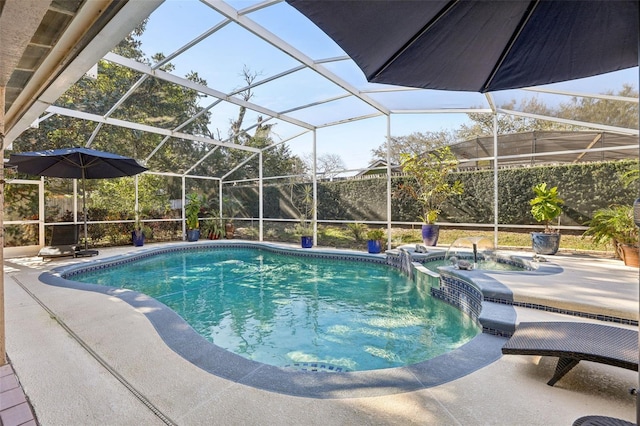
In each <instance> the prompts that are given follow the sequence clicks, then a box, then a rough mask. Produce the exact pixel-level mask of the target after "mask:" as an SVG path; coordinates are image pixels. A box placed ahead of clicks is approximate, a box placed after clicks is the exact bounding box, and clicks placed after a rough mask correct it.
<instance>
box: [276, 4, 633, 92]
mask: <svg viewBox="0 0 640 426" xmlns="http://www.w3.org/2000/svg"><path fill="white" fill-rule="evenodd" d="M287 2H288V3H289V4H291V5H292V6H293V7H295V8H296V9H298V10H299V11H300V12H301V13H303V14H304V15H305V16H307V17H308V18H309V19H310V20H311V21H313V22H314V23H315V24H316V25H317V26H318V27H320V29H322V30H323V31H324V32H325V33H327V35H329V36H330V37H331V38H332V39H333V40H335V41H336V43H338V45H340V47H342V49H343V50H344V51H345V52H346V53H347V54H348V55H349V56H350V57H351V58H352V59H353V60H354V61H355V63H356V64H357V65H358V66H359V67H360V69H362V71H363V72H364V73H365V75H366V78H367V80H369V81H371V82H374V83H387V84H395V85H402V86H411V87H420V88H425V89H442V90H460V91H473V92H489V91H496V90H504V89H513V88H519V87H527V86H535V85H541V84H549V83H555V82H559V81H565V80H571V79H576V78H582V77H589V76H593V75H598V74H603V73H606V72H611V71H616V70H621V69H625V68H630V67H634V66H637V65H638V45H639V38H638V19H639V17H638V8H639V6H638V4H639V2H638V1H637V0H625V1H622V0H604V1H596V0H587V1H549V0H534V1H529V0H527V1H523V0H520V1H516V0H512V1H487V0H476V1H463V0H443V1H437V0H430V1H415V0H410V1H402V0H376V1H358V0H355V1H347V0H342V1H338V2H336V1H314V0H287Z"/></svg>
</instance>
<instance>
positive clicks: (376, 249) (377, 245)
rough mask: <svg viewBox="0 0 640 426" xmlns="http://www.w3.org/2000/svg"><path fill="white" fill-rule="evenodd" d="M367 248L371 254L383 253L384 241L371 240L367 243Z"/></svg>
mask: <svg viewBox="0 0 640 426" xmlns="http://www.w3.org/2000/svg"><path fill="white" fill-rule="evenodd" d="M367 248H368V249H369V253H380V252H381V251H382V241H380V240H369V241H367Z"/></svg>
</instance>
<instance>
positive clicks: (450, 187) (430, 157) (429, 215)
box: [399, 146, 464, 246]
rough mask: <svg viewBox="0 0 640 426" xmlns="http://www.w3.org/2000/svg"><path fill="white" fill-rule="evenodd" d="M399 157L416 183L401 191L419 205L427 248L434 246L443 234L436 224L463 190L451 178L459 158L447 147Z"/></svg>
mask: <svg viewBox="0 0 640 426" xmlns="http://www.w3.org/2000/svg"><path fill="white" fill-rule="evenodd" d="M400 158H401V162H400V164H401V167H402V171H403V172H404V173H406V174H407V175H409V176H410V177H411V178H412V179H413V184H412V185H408V184H406V185H401V186H400V188H399V189H400V191H401V192H403V193H405V194H407V195H409V197H411V198H413V199H414V200H416V201H417V202H418V203H419V204H420V211H421V214H420V217H419V218H420V221H421V222H423V225H422V240H423V242H424V244H425V245H427V246H435V245H436V244H437V243H438V236H439V233H440V227H439V225H436V221H437V220H438V215H439V214H440V212H441V209H442V206H443V205H444V204H445V203H446V202H447V200H449V198H450V197H451V196H453V195H460V194H462V192H463V191H464V188H463V186H462V182H460V181H459V180H455V181H453V182H450V179H449V175H450V174H451V173H453V172H454V171H455V170H456V169H457V167H458V159H457V158H456V156H455V154H454V153H453V152H452V151H451V149H450V148H449V147H448V146H443V147H440V148H437V149H435V150H434V151H432V152H430V153H428V154H426V155H417V154H406V153H405V154H400Z"/></svg>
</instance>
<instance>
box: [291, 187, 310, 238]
mask: <svg viewBox="0 0 640 426" xmlns="http://www.w3.org/2000/svg"><path fill="white" fill-rule="evenodd" d="M290 189H291V201H292V203H293V204H294V205H293V207H294V208H295V209H296V210H297V212H298V217H299V219H300V222H299V223H298V224H297V225H296V226H295V228H294V234H295V235H298V236H300V246H301V247H302V248H311V247H313V230H314V224H315V222H314V220H313V218H314V207H313V189H312V187H311V185H304V186H303V187H302V192H301V193H300V194H294V185H293V184H292V185H291V187H290ZM294 195H297V196H294Z"/></svg>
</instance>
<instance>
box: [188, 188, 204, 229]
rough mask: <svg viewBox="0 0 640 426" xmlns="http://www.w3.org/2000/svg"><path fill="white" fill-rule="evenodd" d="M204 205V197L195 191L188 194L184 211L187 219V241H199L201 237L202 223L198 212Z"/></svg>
mask: <svg viewBox="0 0 640 426" xmlns="http://www.w3.org/2000/svg"><path fill="white" fill-rule="evenodd" d="M201 207H202V198H201V197H200V196H199V195H198V194H197V193H195V192H192V193H191V194H189V195H188V196H187V203H186V205H185V209H184V213H185V216H186V219H187V241H198V239H199V238H200V229H199V228H200V223H199V220H198V214H200V208H201Z"/></svg>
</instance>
